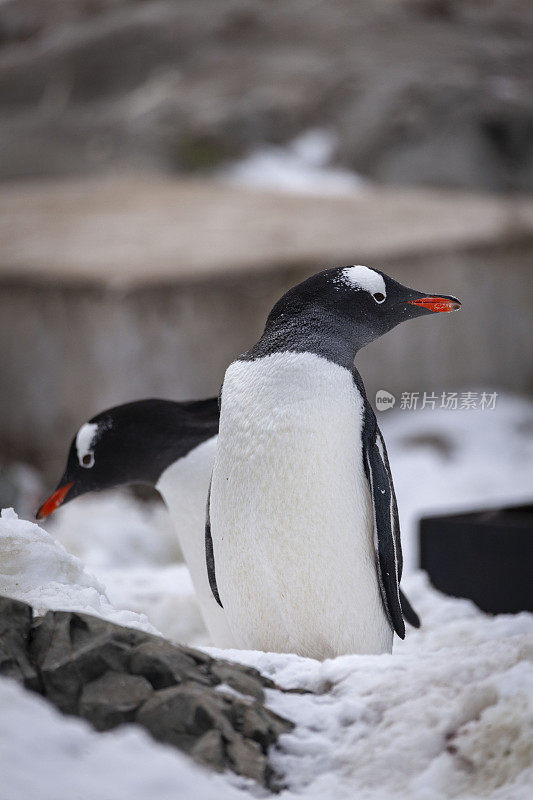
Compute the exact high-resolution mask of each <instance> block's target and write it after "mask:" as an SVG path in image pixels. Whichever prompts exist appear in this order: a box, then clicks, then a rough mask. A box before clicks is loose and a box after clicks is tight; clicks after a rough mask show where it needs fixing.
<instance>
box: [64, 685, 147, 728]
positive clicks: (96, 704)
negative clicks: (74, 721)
mask: <svg viewBox="0 0 533 800" xmlns="http://www.w3.org/2000/svg"><path fill="white" fill-rule="evenodd" d="M153 692H154V690H153V688H152V686H151V685H150V684H149V683H148V681H147V680H146V679H145V678H141V677H140V676H139V675H124V674H121V673H120V672H112V671H109V672H106V673H105V675H102V677H101V678H97V679H96V680H94V681H90V682H89V683H86V684H85V686H84V687H83V689H82V692H81V698H80V702H79V713H80V716H82V717H85V719H88V720H89V722H92V724H93V725H94V727H95V728H96V729H97V730H99V731H107V730H109V729H110V728H115V727H116V726H117V725H120V724H121V723H123V722H133V720H134V719H135V712H136V711H137V709H138V708H139V706H140V705H142V703H144V701H145V700H148V698H149V697H151V695H152V694H153Z"/></svg>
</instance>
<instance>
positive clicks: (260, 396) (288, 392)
mask: <svg viewBox="0 0 533 800" xmlns="http://www.w3.org/2000/svg"><path fill="white" fill-rule="evenodd" d="M362 419H363V407H362V400H361V398H360V396H359V394H358V392H357V391H355V387H354V384H353V379H352V376H351V373H350V372H349V371H348V370H346V369H343V368H342V367H338V366H336V365H334V364H332V363H331V362H329V361H327V360H326V359H323V358H320V357H319V356H316V355H313V354H310V353H275V354H273V355H270V356H266V357H264V358H262V359H258V360H257V361H251V362H243V361H241V362H239V361H237V362H234V363H233V364H232V365H231V366H230V367H229V369H228V370H227V372H226V377H225V380H224V388H223V393H222V413H221V420H220V432H219V438H218V445H217V452H216V456H215V466H214V470H213V481H212V487H211V533H212V537H213V549H214V556H215V568H216V578H217V584H218V589H219V593H220V597H221V600H222V603H223V605H224V609H225V611H226V616H227V620H228V623H229V625H230V627H231V629H232V631H233V634H234V636H235V639H236V641H237V644H238V646H239V647H242V648H250V649H259V650H270V651H277V652H293V653H298V654H300V655H305V656H310V657H314V658H321V659H322V658H328V657H333V656H337V655H340V654H343V653H381V652H390V651H391V649H392V631H391V628H390V626H389V623H388V621H387V618H386V616H385V613H384V610H383V605H382V601H381V597H380V592H379V586H378V579H377V571H376V561H375V554H374V546H373V513H372V505H371V498H370V493H369V489H368V483H367V480H366V476H365V474H364V469H363V459H362V452H361V447H362V446H361V435H360V434H361V426H362Z"/></svg>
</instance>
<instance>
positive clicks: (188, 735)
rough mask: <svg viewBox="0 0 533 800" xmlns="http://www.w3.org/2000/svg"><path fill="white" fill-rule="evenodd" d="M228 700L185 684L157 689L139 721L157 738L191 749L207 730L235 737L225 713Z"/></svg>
mask: <svg viewBox="0 0 533 800" xmlns="http://www.w3.org/2000/svg"><path fill="white" fill-rule="evenodd" d="M226 703H227V701H226V699H225V698H224V697H222V696H221V695H219V694H217V693H216V692H213V691H212V690H210V689H205V688H203V687H198V686H196V685H195V684H194V683H192V682H190V683H185V684H183V685H181V686H174V687H172V688H170V689H163V690H162V691H159V692H155V694H154V695H153V696H152V698H151V699H150V700H149V701H148V702H147V703H145V704H144V706H143V707H142V708H141V709H140V711H139V713H138V715H137V720H138V721H139V722H140V723H141V724H142V725H144V727H145V728H148V730H149V731H150V733H151V734H152V736H153V737H154V739H158V740H159V741H160V742H170V743H171V744H175V745H176V746H177V747H179V748H180V749H182V750H190V749H191V748H192V747H193V746H194V744H195V742H196V741H197V740H198V739H200V738H201V737H202V736H203V735H204V734H205V733H207V731H210V730H212V729H213V728H215V729H216V730H218V731H219V732H220V733H221V735H222V737H223V739H224V740H225V741H231V740H232V739H234V738H235V737H236V731H235V729H234V728H233V727H232V725H231V723H230V720H229V719H228V716H227V715H226V713H224V712H225V710H226Z"/></svg>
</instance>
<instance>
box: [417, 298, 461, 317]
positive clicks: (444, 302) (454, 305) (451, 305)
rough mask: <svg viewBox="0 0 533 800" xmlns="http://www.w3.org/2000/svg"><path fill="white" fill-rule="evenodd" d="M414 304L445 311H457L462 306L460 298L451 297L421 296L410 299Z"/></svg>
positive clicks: (431, 309)
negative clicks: (416, 298) (417, 298)
mask: <svg viewBox="0 0 533 800" xmlns="http://www.w3.org/2000/svg"><path fill="white" fill-rule="evenodd" d="M407 302H408V303H410V304H411V305H412V306H421V307H422V308H428V309H429V310H430V311H436V312H445V313H449V312H450V311H457V309H458V308H461V303H460V302H459V300H455V299H453V300H452V299H451V298H449V297H421V298H420V299H419V300H408V301H407Z"/></svg>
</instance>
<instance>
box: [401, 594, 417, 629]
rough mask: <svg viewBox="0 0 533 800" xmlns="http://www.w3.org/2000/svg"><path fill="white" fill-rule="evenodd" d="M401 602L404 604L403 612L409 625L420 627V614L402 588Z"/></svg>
mask: <svg viewBox="0 0 533 800" xmlns="http://www.w3.org/2000/svg"><path fill="white" fill-rule="evenodd" d="M400 603H401V604H402V613H403V618H404V619H405V621H406V622H408V623H409V625H412V627H413V628H419V627H420V617H419V616H418V614H417V613H416V611H415V610H414V608H413V606H412V605H411V603H410V602H409V600H408V599H407V597H406V596H405V595H404V593H403V592H402V590H401V589H400Z"/></svg>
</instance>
